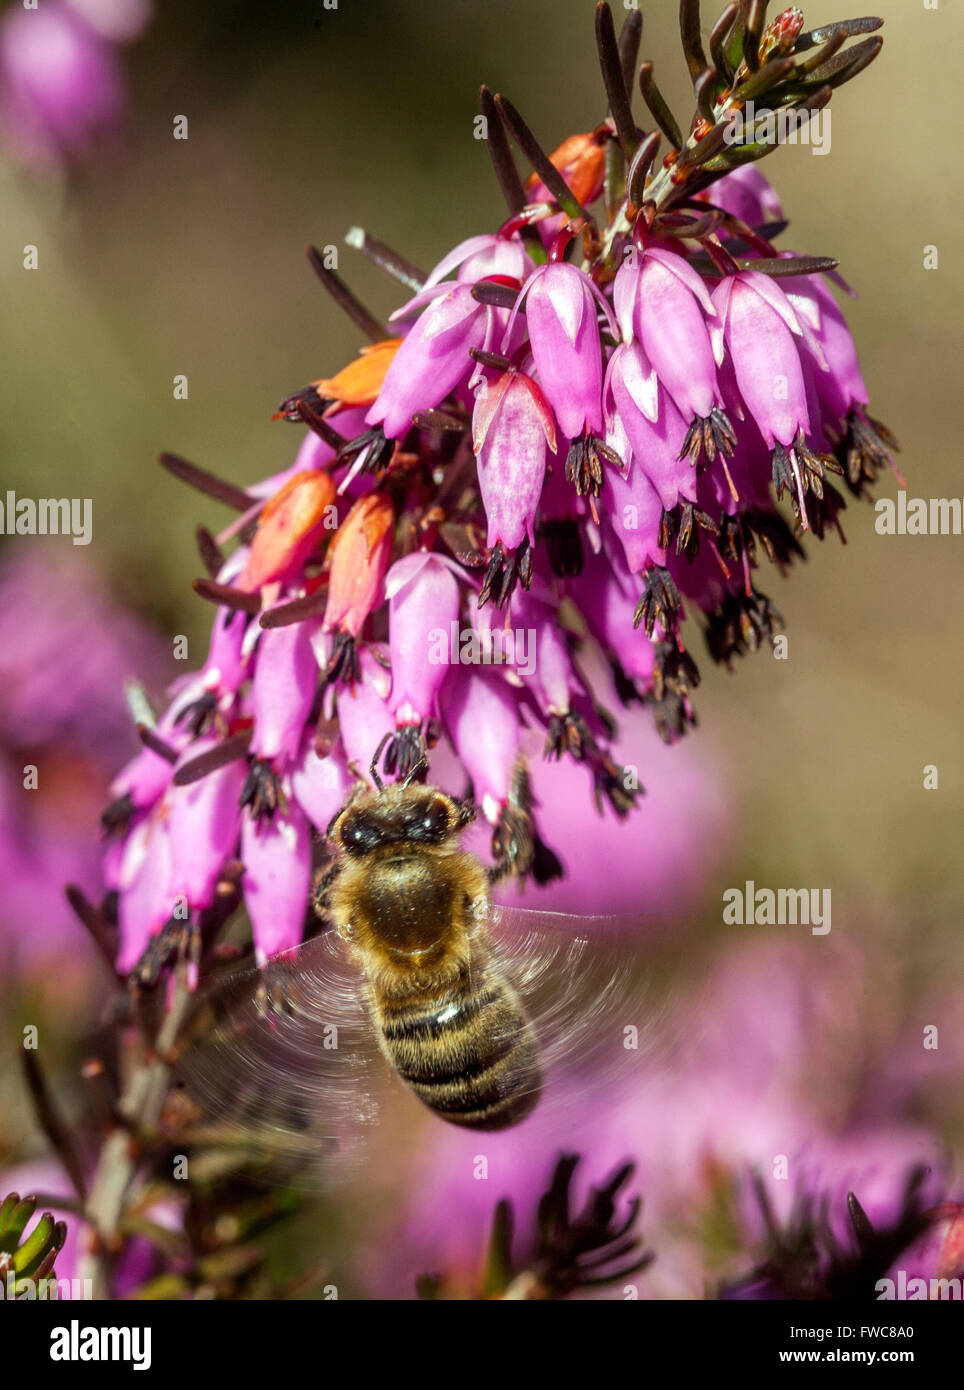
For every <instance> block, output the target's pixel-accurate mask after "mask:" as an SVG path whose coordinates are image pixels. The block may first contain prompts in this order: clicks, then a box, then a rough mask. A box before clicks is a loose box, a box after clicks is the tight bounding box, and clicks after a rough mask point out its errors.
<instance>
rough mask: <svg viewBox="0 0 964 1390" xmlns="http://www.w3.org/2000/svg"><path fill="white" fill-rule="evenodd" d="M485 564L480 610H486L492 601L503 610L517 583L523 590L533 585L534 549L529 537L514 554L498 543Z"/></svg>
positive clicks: (524, 537) (480, 593)
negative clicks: (486, 606)
mask: <svg viewBox="0 0 964 1390" xmlns="http://www.w3.org/2000/svg"><path fill="white" fill-rule="evenodd" d="M484 563H485V570H484V572H483V575H482V585H481V588H480V589H479V600H478V604H479V607H480V608H484V607H485V605H486V604H487V603H488V602H489V600H490V599H491V601H492V603H493V604H494V605H495V607H496V608H503V607H504V606H505V604H506V601H507V600H508V599H509V598H511V596H512V591H513V589H514V588H515V586H516V583H517V582H518V583H519V584H521V585H522V587H523V589H528V587H529V585H530V584H531V583H532V547H531V546H530V544H529V537H528V536H523V538H522V541H521V542H520V544H519V546H518V547H517V549H516V550H515V552H514V553H507V552H506V550H505V549H504V547H503V545H502V542H501V541H496V543H495V545H494V546H493V547H492V552H491V554H490V555H489V558H488V560H486V561H485V562H484Z"/></svg>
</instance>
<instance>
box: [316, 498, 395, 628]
mask: <svg viewBox="0 0 964 1390" xmlns="http://www.w3.org/2000/svg"><path fill="white" fill-rule="evenodd" d="M394 526H395V511H394V508H393V507H392V504H391V502H389V500H388V498H387V497H385V496H383V495H382V494H381V493H379V492H370V493H369V494H368V496H367V497H361V498H359V500H358V501H357V502H356V503H355V505H354V506H353V507H352V509H351V511H350V512H349V513H348V516H347V517H346V518H345V520H344V522H343V523H342V524H341V526H340V527H339V528H338V531H337V532H336V534H335V536H334V539H333V540H332V542H331V545H330V547H329V550H328V558H329V563H330V567H331V568H330V572H329V577H328V607H327V608H326V609H325V623H324V626H325V628H326V629H327V630H328V631H331V630H332V629H337V630H338V631H340V632H347V633H349V634H350V635H351V636H352V637H357V636H358V634H359V632H361V629H362V624H363V623H364V621H365V619H366V618H367V617H368V615H369V613H370V612H371V611H372V609H373V608H374V607H376V605H377V604H378V603H379V602H380V600H381V588H382V580H383V579H384V577H385V571H386V569H387V568H388V561H389V559H390V558H391V553H392V532H393V530H394Z"/></svg>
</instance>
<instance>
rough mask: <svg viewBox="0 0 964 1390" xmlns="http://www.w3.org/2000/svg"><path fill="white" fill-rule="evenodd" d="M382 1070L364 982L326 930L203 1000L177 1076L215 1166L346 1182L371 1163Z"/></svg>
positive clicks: (189, 1131)
mask: <svg viewBox="0 0 964 1390" xmlns="http://www.w3.org/2000/svg"><path fill="white" fill-rule="evenodd" d="M383 1070H384V1063H383V1062H382V1059H381V1057H380V1054H379V1049H378V1045H377V1043H376V1041H375V1035H374V1032H373V1030H372V1027H371V1024H370V1022H369V1018H368V1011H367V1008H366V1004H365V982H364V979H363V977H362V975H361V974H360V972H359V971H358V969H357V968H356V967H355V966H354V964H353V963H352V962H351V961H350V960H349V959H348V956H347V952H346V950H345V947H344V943H343V942H342V941H341V939H340V938H339V937H338V936H337V934H336V933H335V932H333V931H326V932H324V933H322V934H321V935H320V936H317V937H314V938H313V939H312V940H311V941H308V942H306V943H305V944H304V945H303V946H301V947H299V948H298V950H297V951H294V952H291V953H288V954H286V955H285V956H283V957H276V958H275V959H274V960H271V961H269V963H268V965H267V966H266V967H265V969H264V970H259V969H257V968H255V967H253V966H249V967H248V968H246V969H243V970H238V971H236V972H234V973H233V974H231V975H230V976H229V978H227V979H226V980H223V981H220V982H218V984H217V985H216V986H214V987H212V988H211V989H210V990H208V991H207V992H206V993H205V994H203V995H202V996H201V998H200V999H199V1000H198V1004H197V1007H196V1009H195V1011H194V1015H193V1018H192V1020H191V1024H190V1027H189V1030H188V1037H187V1040H186V1045H185V1046H184V1048H183V1051H182V1056H181V1060H180V1062H179V1065H178V1073H177V1075H178V1081H179V1082H180V1083H181V1086H182V1088H183V1101H182V1109H183V1110H185V1111H186V1112H187V1116H188V1123H187V1126H186V1134H185V1137H186V1139H188V1140H190V1141H191V1142H192V1144H193V1145H195V1146H197V1147H198V1148H200V1149H201V1150H202V1152H203V1153H204V1155H205V1160H204V1161H205V1162H206V1163H207V1164H209V1165H211V1164H213V1165H217V1164H218V1163H224V1165H225V1166H241V1167H243V1168H244V1170H245V1172H246V1173H247V1174H248V1175H249V1176H253V1177H255V1178H257V1177H262V1178H263V1179H264V1180H265V1181H268V1182H272V1183H273V1182H283V1183H285V1184H290V1185H304V1186H309V1187H317V1186H320V1187H323V1188H324V1187H328V1186H330V1185H338V1184H339V1183H340V1182H341V1181H343V1180H344V1179H345V1178H346V1177H347V1176H349V1175H350V1172H351V1171H352V1170H353V1169H354V1168H356V1167H357V1165H358V1164H359V1163H360V1162H361V1161H363V1159H364V1155H365V1150H366V1142H365V1136H366V1132H367V1131H368V1130H370V1129H371V1128H372V1127H373V1126H374V1125H376V1124H377V1123H378V1120H379V1104H378V1095H377V1092H378V1089H379V1086H380V1084H382V1083H383V1079H384V1078H383ZM196 1170H197V1165H195V1164H193V1163H192V1171H196Z"/></svg>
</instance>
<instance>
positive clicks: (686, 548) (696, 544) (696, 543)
mask: <svg viewBox="0 0 964 1390" xmlns="http://www.w3.org/2000/svg"><path fill="white" fill-rule="evenodd" d="M700 531H709V532H710V533H711V535H714V536H718V535H719V527H718V526H717V525H716V522H715V521H714V520H713V518H712V517H711V516H710V515H709V513H708V512H705V511H703V509H702V507H698V506H697V505H696V503H695V502H687V501H681V502H677V504H676V506H675V507H672V508H670V509H669V510H667V509H666V508H665V507H664V508H663V514H662V516H661V517H660V522H659V544H660V546H661V548H662V549H663V550H668V549H669V548H670V546H671V545H672V544H673V541H674V540H675V542H676V554H677V555H685V556H686V558H687V560H694V559H695V558H696V556H697V555H698V554H699V549H700Z"/></svg>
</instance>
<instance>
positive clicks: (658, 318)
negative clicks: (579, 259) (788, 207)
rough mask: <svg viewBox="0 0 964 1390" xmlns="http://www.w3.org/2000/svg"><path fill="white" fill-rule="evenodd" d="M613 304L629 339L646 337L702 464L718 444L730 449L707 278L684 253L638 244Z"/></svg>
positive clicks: (658, 372)
mask: <svg viewBox="0 0 964 1390" xmlns="http://www.w3.org/2000/svg"><path fill="white" fill-rule="evenodd" d="M613 304H614V306H615V311H616V316H617V318H618V320H619V327H620V330H621V332H622V335H623V341H624V342H625V343H631V342H633V340H634V338H638V339H639V341H640V343H641V344H642V347H643V350H644V352H645V354H646V358H647V359H648V361H649V362H650V363H651V364H652V370H654V371H655V373H656V376H657V377H658V379H659V381H660V382H661V383H662V385H663V386H664V387H665V388H666V390H667V392H668V393H669V395H670V396H671V397H672V398H673V400H674V402H675V403H676V406H677V408H678V409H679V411H680V414H681V415H682V416H683V418H684V420H686V422H687V424H688V426H689V433H688V435H687V438H686V442H685V446H684V447H685V451H686V452H687V453H690V454H691V457H692V459H693V462H694V463H695V462H696V461H697V460H698V459H699V457H700V454H701V452H705V453H706V456H707V458H708V459H709V460H710V462H712V460H713V458H714V457H715V452H716V451H717V450H724V451H725V446H726V443H727V441H728V438H729V434H730V429H729V422H728V421H727V419H726V416H725V414H724V413H723V411H722V404H723V402H722V397H721V395H720V389H719V385H718V383H717V379H716V366H717V360H718V354H715V352H714V344H713V341H712V339H711V336H710V330H709V326H708V324H707V319H711V318H713V317H715V312H716V311H715V309H714V307H713V302H712V300H711V298H710V294H709V291H708V290H707V288H706V286H705V284H704V283H703V280H702V279H701V278H700V276H699V275H698V274H697V272H696V271H695V270H694V269H693V267H692V266H691V265H689V264H688V262H687V261H686V260H685V258H684V257H683V256H679V255H676V254H674V253H673V252H670V251H663V250H661V249H660V248H659V247H656V246H646V247H645V248H643V249H642V250H638V249H635V248H634V254H633V255H632V256H630V257H629V258H628V259H627V261H626V263H625V264H624V265H623V266H621V267H620V269H619V271H618V272H617V275H616V279H615V282H614V285H613Z"/></svg>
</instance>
